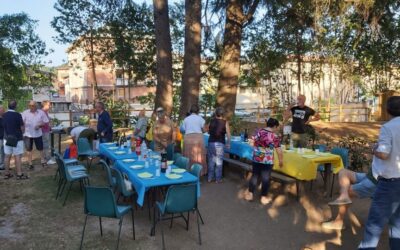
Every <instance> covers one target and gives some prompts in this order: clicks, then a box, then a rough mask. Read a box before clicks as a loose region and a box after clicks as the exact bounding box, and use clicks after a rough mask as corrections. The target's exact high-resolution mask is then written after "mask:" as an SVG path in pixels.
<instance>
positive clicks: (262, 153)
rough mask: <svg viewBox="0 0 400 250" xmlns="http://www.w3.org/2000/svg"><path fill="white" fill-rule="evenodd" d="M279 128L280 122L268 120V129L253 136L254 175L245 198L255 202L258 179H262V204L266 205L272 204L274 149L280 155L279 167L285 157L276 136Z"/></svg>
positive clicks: (261, 130)
mask: <svg viewBox="0 0 400 250" xmlns="http://www.w3.org/2000/svg"><path fill="white" fill-rule="evenodd" d="M278 128H279V121H278V120H276V119H274V118H269V119H268V120H267V127H266V128H263V129H260V130H259V131H257V133H256V135H255V136H253V140H254V147H253V175H252V177H251V179H250V182H249V191H248V192H247V194H246V196H245V198H246V200H248V201H251V200H253V196H254V191H255V189H256V186H257V182H258V178H259V177H261V182H262V188H261V200H260V201H261V203H262V204H263V205H266V204H268V203H270V202H271V198H269V197H267V194H268V189H269V179H270V176H271V172H272V168H273V166H274V149H276V151H277V153H278V159H279V167H282V166H283V156H282V150H281V143H280V139H279V137H278V136H277V135H276V134H275V133H276V132H277V131H278Z"/></svg>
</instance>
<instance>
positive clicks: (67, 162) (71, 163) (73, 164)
mask: <svg viewBox="0 0 400 250" xmlns="http://www.w3.org/2000/svg"><path fill="white" fill-rule="evenodd" d="M54 157H55V158H59V159H61V160H62V161H63V162H64V166H65V167H68V168H70V169H74V170H77V171H79V170H81V171H86V168H85V167H84V166H82V165H80V164H79V161H78V160H77V159H74V158H71V159H63V158H62V157H61V155H60V154H59V153H57V152H54ZM57 176H59V177H60V179H59V181H60V180H61V174H60V168H59V167H58V164H57V170H56V173H55V174H54V180H56V179H57Z"/></svg>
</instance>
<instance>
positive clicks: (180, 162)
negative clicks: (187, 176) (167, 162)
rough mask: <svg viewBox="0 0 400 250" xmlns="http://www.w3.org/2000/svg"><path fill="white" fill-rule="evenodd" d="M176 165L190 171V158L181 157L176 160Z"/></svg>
mask: <svg viewBox="0 0 400 250" xmlns="http://www.w3.org/2000/svg"><path fill="white" fill-rule="evenodd" d="M174 165H175V166H177V167H178V168H183V169H186V170H189V158H187V157H184V156H181V157H179V158H178V159H177V160H176V162H175V163H174Z"/></svg>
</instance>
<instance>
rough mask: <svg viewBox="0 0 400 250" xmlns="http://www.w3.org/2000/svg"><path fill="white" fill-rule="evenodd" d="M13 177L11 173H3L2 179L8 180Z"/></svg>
mask: <svg viewBox="0 0 400 250" xmlns="http://www.w3.org/2000/svg"><path fill="white" fill-rule="evenodd" d="M13 177H14V175H13V174H12V173H7V174H5V175H4V180H8V179H10V178H13Z"/></svg>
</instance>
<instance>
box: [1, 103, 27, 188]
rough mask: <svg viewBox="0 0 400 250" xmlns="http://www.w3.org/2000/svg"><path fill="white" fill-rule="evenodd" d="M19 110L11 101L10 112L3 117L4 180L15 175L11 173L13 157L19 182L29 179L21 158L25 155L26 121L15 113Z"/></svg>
mask: <svg viewBox="0 0 400 250" xmlns="http://www.w3.org/2000/svg"><path fill="white" fill-rule="evenodd" d="M16 108H17V102H16V101H10V103H9V104H8V111H7V112H6V113H4V115H3V125H4V153H5V159H4V166H5V169H6V174H5V175H4V179H10V178H12V177H13V176H14V175H13V174H12V173H11V172H10V160H11V156H12V155H14V158H15V168H16V169H17V180H25V179H28V178H29V177H28V176H27V175H25V174H24V173H22V169H21V158H22V154H23V153H24V141H23V140H22V134H23V132H24V121H23V120H22V116H21V114H20V113H17V112H15V109H16Z"/></svg>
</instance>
